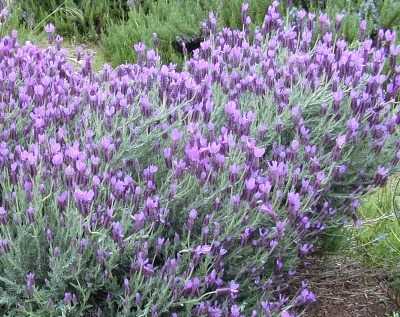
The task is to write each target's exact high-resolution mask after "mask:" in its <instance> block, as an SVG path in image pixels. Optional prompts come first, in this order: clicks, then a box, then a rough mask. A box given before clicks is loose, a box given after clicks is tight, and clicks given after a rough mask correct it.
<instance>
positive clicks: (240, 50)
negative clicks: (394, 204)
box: [0, 3, 400, 317]
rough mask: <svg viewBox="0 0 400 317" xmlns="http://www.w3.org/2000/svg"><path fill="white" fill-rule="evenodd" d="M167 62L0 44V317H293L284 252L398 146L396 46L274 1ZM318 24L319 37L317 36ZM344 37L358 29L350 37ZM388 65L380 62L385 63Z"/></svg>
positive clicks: (314, 231) (387, 37) (295, 299)
mask: <svg viewBox="0 0 400 317" xmlns="http://www.w3.org/2000/svg"><path fill="white" fill-rule="evenodd" d="M247 10H248V8H247V6H246V5H244V6H243V8H242V15H243V22H244V24H243V27H242V30H231V29H223V30H222V31H221V32H218V31H217V28H216V18H215V16H214V15H213V14H210V16H209V19H208V20H207V21H206V23H205V24H204V32H206V33H207V34H208V37H207V38H206V40H205V41H204V42H203V43H202V44H201V47H200V49H198V50H197V51H196V52H195V54H194V56H193V58H191V59H190V60H188V61H187V62H186V63H185V65H184V70H183V71H180V72H179V71H177V70H176V69H175V66H174V65H168V66H167V65H161V64H160V58H159V56H158V55H157V54H156V52H155V51H153V50H151V49H147V48H146V46H145V45H143V44H141V43H138V44H135V46H134V49H135V51H136V54H137V56H138V61H137V64H134V65H121V66H119V67H117V68H116V69H113V68H111V67H110V66H108V65H104V67H103V69H102V70H101V71H100V72H98V73H97V72H94V71H93V69H92V62H91V59H90V57H89V56H85V55H84V54H83V55H82V56H81V54H78V58H81V59H82V66H81V67H79V68H77V67H76V65H72V64H71V63H69V62H68V59H67V57H66V52H65V51H64V50H63V49H62V38H61V37H59V36H56V35H55V33H54V29H53V27H51V26H47V27H46V31H47V32H48V36H49V40H50V42H51V43H52V45H50V46H49V47H48V48H46V49H41V48H38V47H36V46H34V45H32V44H30V43H26V44H24V45H21V44H19V43H18V40H17V34H16V33H15V32H13V33H12V34H10V36H7V37H4V38H3V39H2V40H1V42H0V43H1V44H0V54H1V58H0V70H1V74H2V76H1V91H2V94H1V102H0V131H1V133H0V166H1V170H0V177H1V178H0V193H1V195H0V312H1V313H2V315H4V316H231V317H238V316H286V317H287V316H295V315H296V314H297V313H298V312H300V311H301V309H302V308H303V307H304V305H307V304H309V303H310V302H312V301H314V300H315V296H314V295H313V293H312V292H311V291H310V290H309V289H308V287H307V283H306V282H304V283H302V285H299V286H298V288H294V286H293V285H292V283H291V280H292V277H293V276H294V275H295V274H296V266H297V264H298V263H299V262H300V261H302V260H303V259H304V257H306V256H307V254H309V253H310V252H312V251H313V250H314V249H315V247H316V244H317V242H318V237H319V236H320V234H321V233H322V232H324V230H325V229H326V228H327V227H328V226H329V225H331V224H333V223H336V222H338V221H339V220H341V219H343V218H344V217H347V216H349V215H351V214H352V212H354V210H355V209H356V208H357V206H358V202H357V199H358V197H359V196H360V195H362V194H363V193H365V192H366V191H368V190H369V189H370V188H373V187H377V186H381V185H383V184H385V182H386V180H387V178H388V176H389V175H390V174H391V173H392V172H394V171H395V170H396V166H397V163H398V160H399V158H400V152H399V147H400V144H399V143H398V142H397V138H398V133H399V131H398V124H399V123H400V114H399V113H398V110H397V109H396V105H397V97H398V92H399V88H400V68H399V67H398V66H396V57H397V55H398V52H399V48H398V47H397V46H396V44H395V42H394V39H395V34H394V33H393V32H391V31H386V32H381V33H379V34H380V35H379V36H380V37H379V41H378V43H377V46H373V45H372V42H371V41H370V40H363V39H362V40H361V41H360V43H359V45H358V46H357V47H349V46H348V45H347V43H346V42H345V41H344V40H341V39H340V38H336V35H335V33H334V29H335V27H337V25H336V26H335V23H332V22H331V21H329V19H328V18H327V17H326V16H320V17H319V19H316V18H315V16H314V15H313V14H306V13H305V12H304V11H300V12H298V14H297V16H296V18H295V21H293V22H292V24H289V25H287V24H285V23H284V22H283V20H282V18H281V16H280V15H279V13H278V11H277V3H274V4H273V5H272V6H270V7H269V8H268V10H267V13H266V16H265V19H264V23H263V24H262V25H261V26H260V27H259V28H258V29H256V30H255V31H254V32H253V31H250V30H249V29H248V25H249V23H248V21H249V18H248V16H247V14H248V13H247V12H248V11H247ZM318 34H320V36H318ZM360 36H363V35H362V34H360ZM386 64H387V65H389V66H390V71H389V72H386V73H385V74H384V73H383V71H382V70H383V67H384V66H385V65H386Z"/></svg>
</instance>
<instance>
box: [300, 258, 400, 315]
mask: <svg viewBox="0 0 400 317" xmlns="http://www.w3.org/2000/svg"><path fill="white" fill-rule="evenodd" d="M300 272H301V277H302V278H303V279H306V280H308V281H309V284H310V288H311V290H312V291H313V292H314V293H315V294H316V295H317V298H318V301H317V302H316V303H315V304H313V305H312V306H311V307H310V308H309V309H308V310H307V311H306V312H305V313H304V316H307V317H385V316H390V314H392V313H393V312H395V311H396V305H395V300H394V299H393V298H391V296H390V295H389V292H388V287H387V283H386V277H385V274H384V273H383V272H379V271H374V270H369V269H366V268H365V267H363V266H362V265H361V264H360V263H359V262H356V261H354V260H352V259H348V258H344V257H343V256H341V257H340V256H328V257H324V258H312V259H311V260H310V261H309V264H308V265H306V266H305V267H303V268H302V269H301V270H300Z"/></svg>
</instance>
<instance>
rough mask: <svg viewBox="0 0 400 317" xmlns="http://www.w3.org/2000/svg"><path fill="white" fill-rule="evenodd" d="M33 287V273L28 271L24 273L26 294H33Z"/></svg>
mask: <svg viewBox="0 0 400 317" xmlns="http://www.w3.org/2000/svg"><path fill="white" fill-rule="evenodd" d="M34 288H35V273H32V272H29V273H28V274H27V275H26V293H27V294H28V296H32V295H33V291H34Z"/></svg>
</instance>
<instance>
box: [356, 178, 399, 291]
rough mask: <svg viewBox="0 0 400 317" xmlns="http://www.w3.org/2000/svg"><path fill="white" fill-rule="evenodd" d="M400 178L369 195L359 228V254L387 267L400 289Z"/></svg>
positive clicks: (369, 262)
mask: <svg viewBox="0 0 400 317" xmlns="http://www.w3.org/2000/svg"><path fill="white" fill-rule="evenodd" d="M399 208H400V178H398V177H395V178H393V179H392V180H391V181H390V182H389V183H388V184H387V186H386V187H384V188H382V189H380V190H378V191H376V192H375V193H373V194H370V195H368V196H367V197H365V199H364V201H363V204H362V207H361V208H360V211H359V213H360V218H361V221H362V222H363V224H362V226H361V227H360V228H359V229H355V230H354V232H353V234H354V239H355V241H356V246H357V249H356V250H357V253H358V254H360V255H361V256H362V258H363V260H364V262H365V263H366V264H367V265H370V266H374V267H379V268H383V269H385V270H386V271H387V272H388V273H389V275H391V276H392V277H393V279H392V281H391V282H392V287H393V288H394V289H395V290H397V291H398V292H400V261H399V259H400V209H399Z"/></svg>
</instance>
